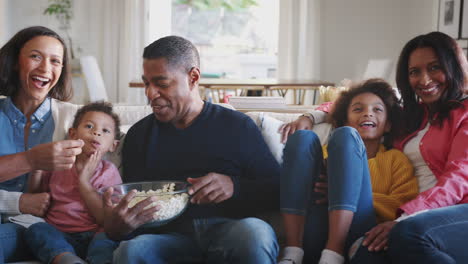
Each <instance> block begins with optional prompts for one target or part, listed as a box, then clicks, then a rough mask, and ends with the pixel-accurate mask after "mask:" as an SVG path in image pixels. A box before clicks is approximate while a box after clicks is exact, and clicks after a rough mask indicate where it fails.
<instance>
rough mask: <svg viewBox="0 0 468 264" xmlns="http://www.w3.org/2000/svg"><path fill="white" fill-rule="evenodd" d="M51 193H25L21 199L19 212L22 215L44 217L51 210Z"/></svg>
mask: <svg viewBox="0 0 468 264" xmlns="http://www.w3.org/2000/svg"><path fill="white" fill-rule="evenodd" d="M49 205H50V195H49V193H46V192H43V193H23V194H21V196H20V199H19V210H20V212H21V213H22V214H32V215H35V216H39V217H43V216H44V215H45V213H46V212H47V209H49Z"/></svg>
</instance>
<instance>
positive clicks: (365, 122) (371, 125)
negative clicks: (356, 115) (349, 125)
mask: <svg viewBox="0 0 468 264" xmlns="http://www.w3.org/2000/svg"><path fill="white" fill-rule="evenodd" d="M359 126H360V127H376V126H377V125H376V124H375V123H374V122H371V121H364V122H362V123H360V124H359Z"/></svg>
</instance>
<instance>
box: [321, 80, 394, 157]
mask: <svg viewBox="0 0 468 264" xmlns="http://www.w3.org/2000/svg"><path fill="white" fill-rule="evenodd" d="M363 93H372V94H375V95H376V96H378V97H379V98H380V99H381V100H382V102H383V103H384V104H385V108H386V109H387V121H389V122H390V124H391V128H390V132H388V133H385V134H384V145H385V147H387V148H388V149H390V148H391V147H392V143H393V140H394V139H395V138H396V137H398V136H399V135H400V131H401V129H400V126H399V123H400V122H399V119H400V118H401V108H400V105H399V103H398V98H397V96H396V94H395V92H394V91H393V88H392V86H391V85H390V84H389V83H387V82H386V81H385V80H383V79H378V78H375V79H369V80H366V81H363V82H361V83H358V84H354V85H353V86H351V87H350V89H349V90H348V91H343V92H342V93H341V94H340V96H339V97H338V98H337V99H336V101H335V103H334V104H333V107H332V110H331V112H330V114H329V115H328V122H329V123H331V124H332V125H333V127H335V128H337V127H342V126H346V124H347V123H348V109H349V106H350V104H351V101H352V100H353V98H354V97H356V96H358V95H360V94H363Z"/></svg>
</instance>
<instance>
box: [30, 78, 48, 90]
mask: <svg viewBox="0 0 468 264" xmlns="http://www.w3.org/2000/svg"><path fill="white" fill-rule="evenodd" d="M32 79H33V82H34V83H35V84H36V85H37V86H39V87H44V86H46V85H47V84H48V83H50V79H49V78H45V77H41V76H36V75H35V76H32Z"/></svg>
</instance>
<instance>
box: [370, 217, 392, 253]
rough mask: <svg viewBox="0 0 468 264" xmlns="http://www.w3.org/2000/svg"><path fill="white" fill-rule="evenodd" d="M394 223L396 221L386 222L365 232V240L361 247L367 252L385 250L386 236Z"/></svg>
mask: <svg viewBox="0 0 468 264" xmlns="http://www.w3.org/2000/svg"><path fill="white" fill-rule="evenodd" d="M396 223H397V222H396V221H387V222H383V223H381V224H378V225H377V226H375V227H373V228H372V229H371V230H369V231H368V232H366V234H365V236H366V238H365V239H364V241H363V242H362V245H363V246H365V247H367V249H368V250H369V251H380V250H386V249H387V242H388V235H389V233H390V231H391V230H392V228H393V227H394V226H395V225H396Z"/></svg>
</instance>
